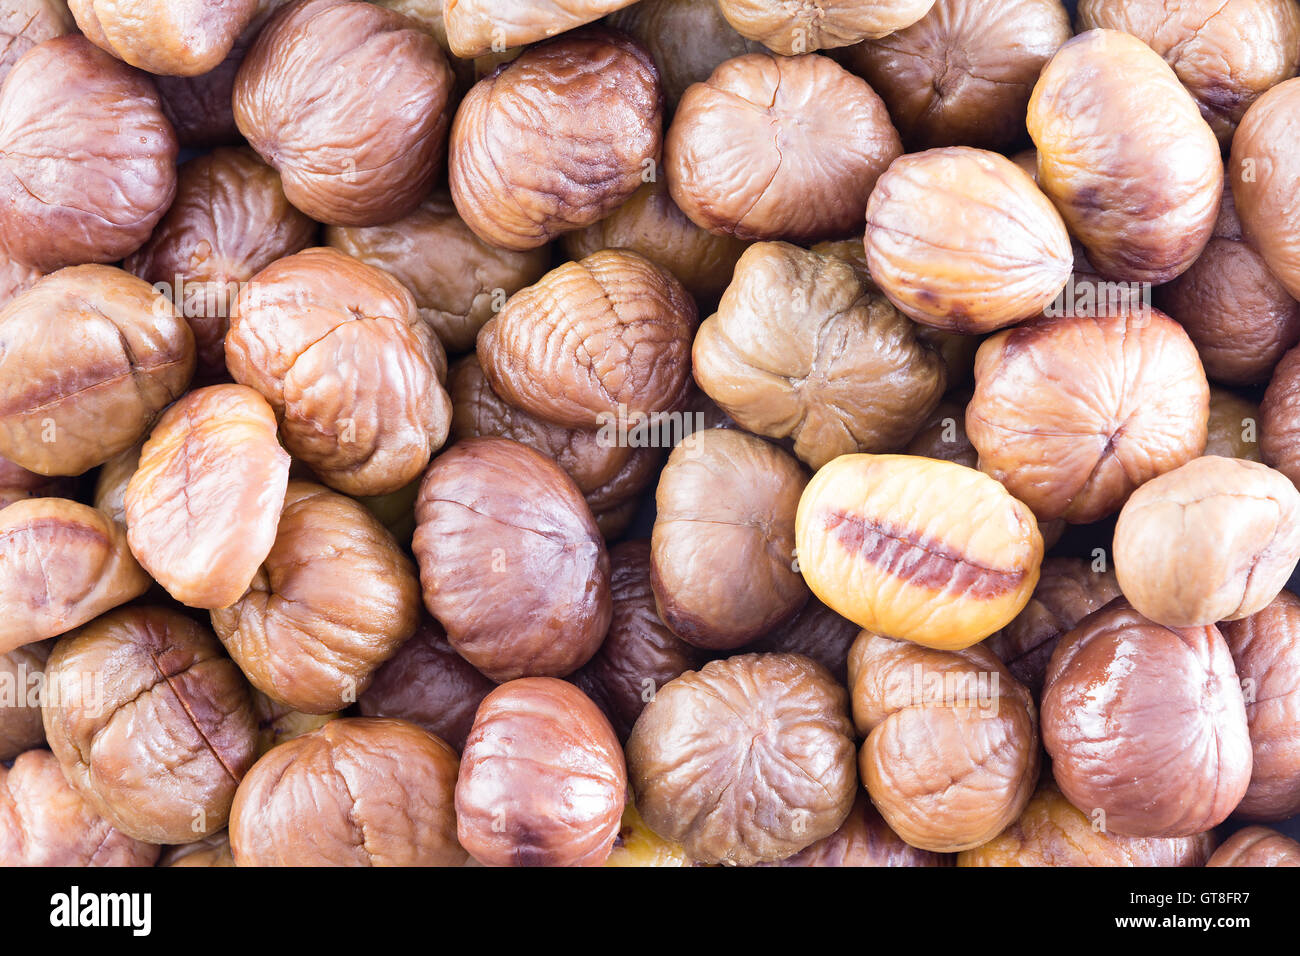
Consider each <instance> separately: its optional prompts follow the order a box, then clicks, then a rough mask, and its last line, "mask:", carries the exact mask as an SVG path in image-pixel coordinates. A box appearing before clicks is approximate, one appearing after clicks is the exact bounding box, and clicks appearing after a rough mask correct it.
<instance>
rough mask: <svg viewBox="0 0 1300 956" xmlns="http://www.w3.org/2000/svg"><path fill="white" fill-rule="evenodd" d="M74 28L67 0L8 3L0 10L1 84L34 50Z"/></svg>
mask: <svg viewBox="0 0 1300 956" xmlns="http://www.w3.org/2000/svg"><path fill="white" fill-rule="evenodd" d="M75 26H76V21H74V20H73V18H72V12H71V11H70V10H69V9H68V3H67V0H8V2H7V3H5V4H4V6H3V7H0V81H3V80H4V78H5V77H6V76H7V75H8V74H9V71H10V70H11V69H12V68H13V65H14V64H15V63H17V62H18V61H19V59H21V58H22V55H23V54H24V53H26V52H27V51H28V50H30V49H31V48H32V47H34V46H36V45H37V44H40V43H44V42H45V41H46V40H53V39H54V38H55V37H61V36H63V35H64V34H67V33H71V32H72V30H73V29H74V28H75Z"/></svg>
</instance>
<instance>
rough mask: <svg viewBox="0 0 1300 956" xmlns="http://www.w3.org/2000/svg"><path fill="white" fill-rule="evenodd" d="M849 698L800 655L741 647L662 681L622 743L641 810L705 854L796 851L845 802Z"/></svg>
mask: <svg viewBox="0 0 1300 956" xmlns="http://www.w3.org/2000/svg"><path fill="white" fill-rule="evenodd" d="M846 703H847V701H846V698H845V693H844V688H842V687H840V685H839V684H837V683H835V681H834V680H833V679H832V678H831V676H830V674H829V673H828V672H827V671H826V669H825V668H823V667H822V666H821V665H820V664H817V663H815V662H813V661H812V660H810V659H809V658H806V657H801V656H799V655H797V654H741V655H738V656H735V657H731V658H728V659H727V660H718V661H711V662H710V663H708V664H706V665H704V667H703V669H701V670H699V671H690V672H687V673H686V674H683V675H682V676H681V677H678V678H677V679H676V680H672V681H669V682H668V683H667V684H665V685H664V686H663V687H661V688H660V689H659V693H657V694H656V695H655V697H654V699H653V700H652V701H650V702H649V703H648V704H647V705H646V708H645V710H643V711H642V712H641V716H640V717H638V718H637V722H636V725H635V726H634V727H633V728H632V736H631V737H630V738H629V739H628V742H627V763H628V777H629V780H630V782H631V784H632V789H633V791H634V792H635V795H636V805H637V809H638V811H640V813H641V816H642V817H643V818H644V819H645V821H646V823H648V824H649V825H650V828H651V829H652V830H654V831H655V832H656V833H658V834H659V835H660V836H663V837H666V838H668V839H670V840H675V841H677V842H680V843H681V844H682V846H683V847H684V848H685V850H686V853H687V855H688V856H690V857H691V858H692V859H695V860H699V861H701V862H703V863H726V864H729V865H733V866H750V865H753V864H755V863H763V862H774V861H777V860H783V859H785V858H787V857H790V856H793V855H794V854H795V853H798V852H799V851H800V850H803V849H804V848H806V847H808V846H809V845H811V844H813V843H816V842H817V841H818V840H820V839H822V838H823V837H826V836H829V835H830V834H832V833H834V832H835V831H836V830H837V829H838V828H839V826H840V824H842V823H843V822H844V819H845V817H847V816H848V815H849V811H850V809H851V808H852V806H853V798H854V796H855V794H856V793H857V790H858V781H857V774H856V773H855V772H854V767H853V728H852V725H851V724H850V723H849V719H848V714H847V709H846V706H845V705H846Z"/></svg>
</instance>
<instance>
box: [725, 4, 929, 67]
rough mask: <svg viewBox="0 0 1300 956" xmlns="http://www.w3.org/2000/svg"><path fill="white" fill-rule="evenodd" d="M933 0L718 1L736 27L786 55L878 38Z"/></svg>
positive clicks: (920, 12)
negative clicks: (829, 0) (867, 0)
mask: <svg viewBox="0 0 1300 956" xmlns="http://www.w3.org/2000/svg"><path fill="white" fill-rule="evenodd" d="M933 3H934V0H877V2H873V3H787V2H786V0H718V8H719V9H720V10H721V11H722V15H723V16H724V17H726V18H727V22H729V23H730V24H731V25H732V26H733V27H735V28H736V30H737V31H738V32H739V33H740V34H741V35H743V36H746V37H749V38H750V39H751V40H759V41H761V42H762V43H763V44H764V45H765V46H767V47H768V48H769V49H771V50H775V51H776V52H777V53H783V54H785V55H786V56H789V55H790V54H792V53H811V52H813V51H814V50H826V49H831V48H833V47H841V46H848V45H849V44H851V43H857V42H858V41H860V40H865V39H868V38H874V37H882V36H885V35H886V34H889V33H893V32H894V31H895V30H901V29H903V28H904V27H907V26H911V25H912V24H913V23H915V22H916V21H917V20H919V19H921V17H923V16H925V14H926V11H928V10H929V9H930V7H931V5H933Z"/></svg>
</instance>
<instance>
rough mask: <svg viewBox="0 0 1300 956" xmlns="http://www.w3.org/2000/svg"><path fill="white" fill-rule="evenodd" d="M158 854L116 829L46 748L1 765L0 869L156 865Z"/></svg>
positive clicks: (155, 847) (148, 846) (152, 846)
mask: <svg viewBox="0 0 1300 956" xmlns="http://www.w3.org/2000/svg"><path fill="white" fill-rule="evenodd" d="M158 851H159V847H157V846H155V845H153V844H150V843H143V842H141V841H140V840H133V839H132V838H131V837H129V836H127V835H126V834H125V833H122V832H121V831H120V830H116V829H114V827H113V825H112V824H111V823H109V822H108V820H106V819H104V817H102V816H101V815H100V814H99V813H98V812H97V811H96V810H95V808H94V807H93V806H92V805H91V803H90V801H88V800H87V799H86V798H85V797H83V796H82V795H81V794H80V793H78V792H77V791H76V790H74V789H72V787H71V786H69V785H68V782H67V780H65V779H64V777H63V771H62V770H61V769H60V768H59V762H58V761H57V760H56V759H55V758H54V755H53V754H52V753H50V752H49V751H48V750H29V751H28V752H27V753H24V754H20V755H19V757H18V759H17V760H15V761H14V764H13V766H12V767H10V768H6V767H4V766H0V866H153V865H154V862H155V861H156V860H157V859H158Z"/></svg>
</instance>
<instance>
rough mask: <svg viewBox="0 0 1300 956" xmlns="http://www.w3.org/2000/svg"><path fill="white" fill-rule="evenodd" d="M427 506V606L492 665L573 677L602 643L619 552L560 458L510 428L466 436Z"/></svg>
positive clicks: (444, 464) (464, 652)
mask: <svg viewBox="0 0 1300 956" xmlns="http://www.w3.org/2000/svg"><path fill="white" fill-rule="evenodd" d="M415 516H416V522H417V527H416V529H415V538H414V540H413V542H412V547H413V549H414V551H415V557H416V560H417V561H418V562H419V565H420V582H421V584H422V585H423V588H424V603H425V606H426V607H427V608H428V609H429V613H430V614H432V615H433V616H434V617H435V618H437V619H438V621H439V622H440V623H441V624H442V625H443V626H444V627H445V628H446V629H447V637H448V639H449V640H450V641H451V645H452V647H454V648H455V649H456V651H457V652H458V653H460V654H461V656H463V657H464V658H465V659H466V660H468V661H469V662H470V663H471V664H473V665H474V666H475V667H477V668H478V669H479V670H480V671H482V672H483V673H484V674H486V675H487V676H488V677H490V678H492V679H493V680H496V681H506V680H512V679H514V678H516V677H521V676H548V677H549V676H555V677H563V676H564V675H566V674H569V673H572V672H573V671H574V670H577V668H579V667H581V666H582V665H583V664H585V663H586V662H587V661H588V660H589V659H590V658H591V656H592V654H594V653H595V652H596V648H598V647H599V646H600V642H601V641H602V640H604V638H605V631H606V630H607V629H608V627H609V621H610V613H611V610H610V591H609V556H608V555H607V554H606V552H605V543H604V541H603V540H602V539H601V536H600V532H599V531H598V530H597V528H596V523H595V521H594V520H593V519H592V517H591V510H590V509H589V508H588V507H587V504H586V502H585V501H583V500H582V495H581V494H579V492H578V489H577V487H576V486H575V485H574V484H573V481H572V479H570V478H569V476H568V475H566V474H565V473H564V472H563V471H561V470H560V467H559V466H558V465H556V464H555V463H554V462H553V461H551V460H550V459H549V458H546V457H545V456H544V455H542V454H541V453H540V452H536V451H534V450H533V449H531V448H528V447H526V446H525V445H521V444H519V443H518V442H514V441H510V440H508V439H504V438H473V439H469V440H467V441H462V442H459V443H457V444H456V445H455V446H454V447H453V448H452V449H451V450H450V451H447V452H446V453H444V454H442V455H440V456H439V457H438V458H437V460H436V461H434V463H433V464H432V465H431V466H430V467H429V470H428V472H427V473H426V474H425V477H424V483H423V485H421V487H420V497H419V500H418V501H417V502H416V511H415Z"/></svg>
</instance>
